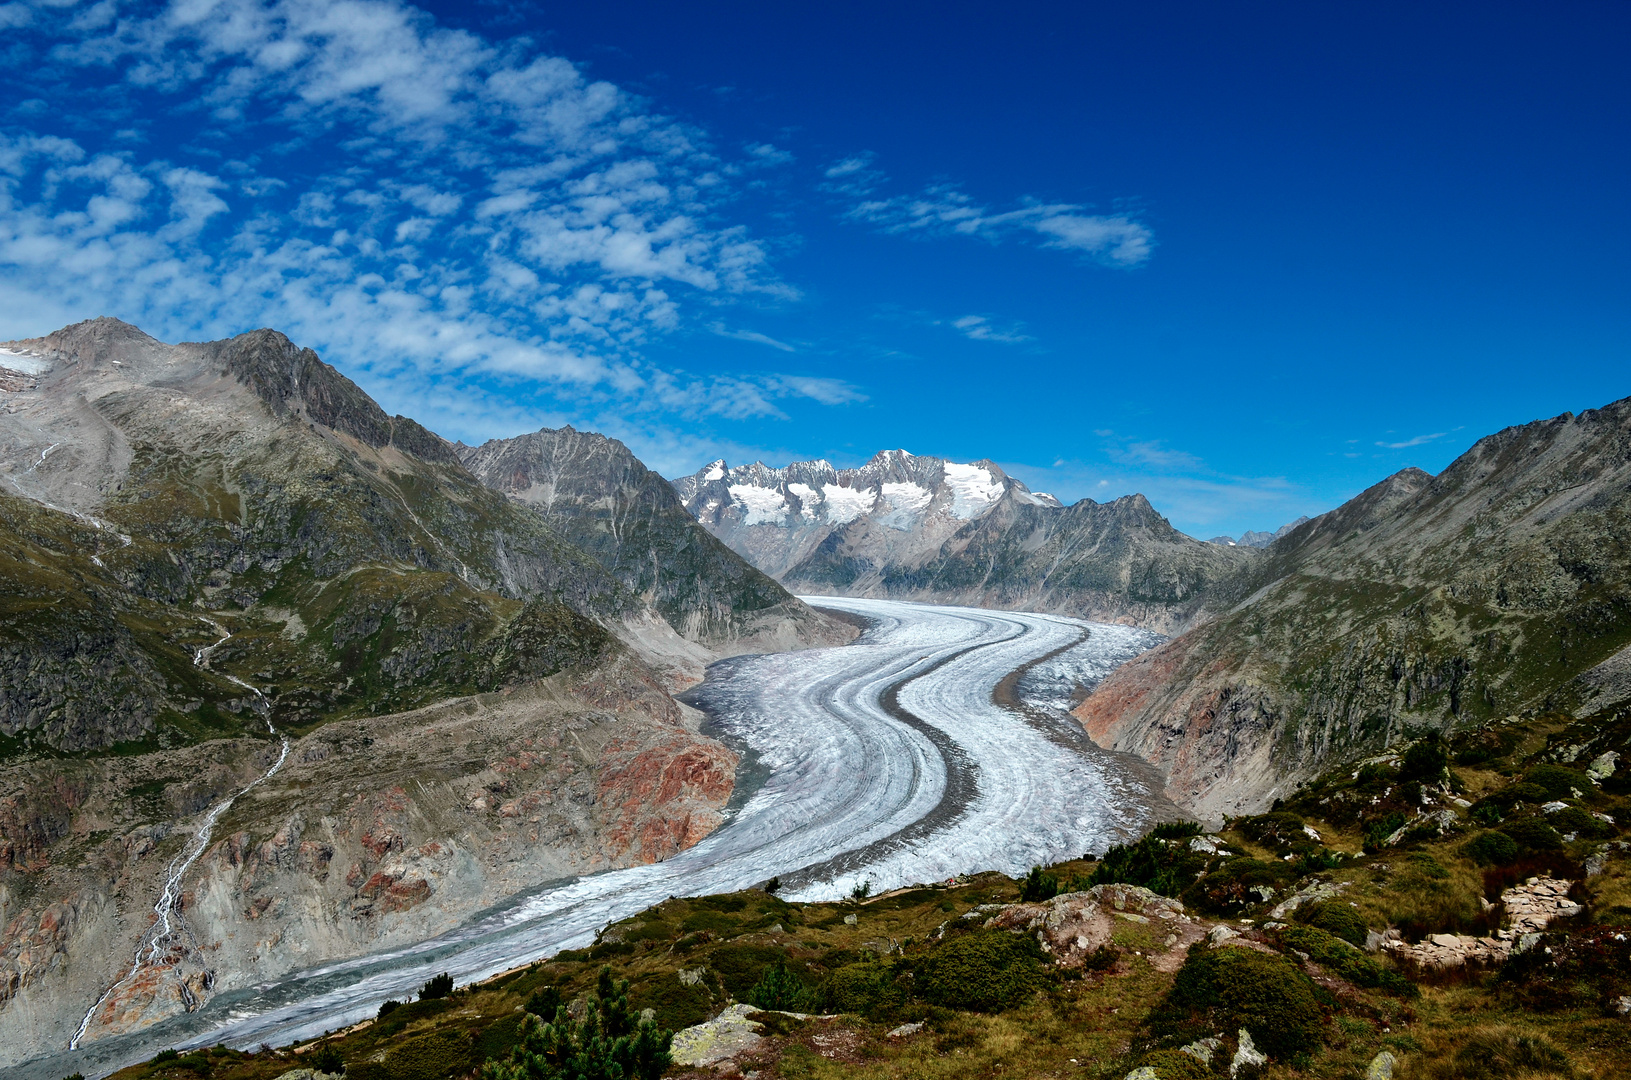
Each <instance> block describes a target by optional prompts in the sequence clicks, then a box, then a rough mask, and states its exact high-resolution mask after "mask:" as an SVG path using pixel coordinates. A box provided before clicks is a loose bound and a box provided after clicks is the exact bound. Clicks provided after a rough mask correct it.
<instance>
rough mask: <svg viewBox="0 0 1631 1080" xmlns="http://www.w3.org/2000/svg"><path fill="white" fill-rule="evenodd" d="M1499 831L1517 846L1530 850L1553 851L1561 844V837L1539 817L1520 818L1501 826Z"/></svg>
mask: <svg viewBox="0 0 1631 1080" xmlns="http://www.w3.org/2000/svg"><path fill="white" fill-rule="evenodd" d="M1501 831H1502V832H1503V833H1505V834H1506V835H1508V836H1510V837H1511V838H1512V839H1513V840H1516V841H1517V842H1518V846H1519V847H1523V848H1528V849H1529V850H1531V851H1555V850H1556V849H1558V848H1560V847H1562V846H1563V837H1562V836H1560V835H1559V834H1558V831H1557V830H1556V829H1554V828H1552V827H1551V825H1549V824H1547V823H1546V822H1545V821H1544V820H1542V819H1541V818H1536V817H1531V818H1521V819H1519V820H1517V821H1509V822H1507V823H1506V824H1504V825H1502V826H1501Z"/></svg>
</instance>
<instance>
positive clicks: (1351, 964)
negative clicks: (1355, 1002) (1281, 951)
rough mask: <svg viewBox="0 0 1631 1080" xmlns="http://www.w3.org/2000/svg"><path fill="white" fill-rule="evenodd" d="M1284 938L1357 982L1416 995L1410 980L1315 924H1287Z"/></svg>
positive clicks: (1292, 946)
mask: <svg viewBox="0 0 1631 1080" xmlns="http://www.w3.org/2000/svg"><path fill="white" fill-rule="evenodd" d="M1279 935H1280V942H1281V944H1282V945H1284V946H1285V947H1286V948H1288V949H1296V950H1297V951H1298V952H1302V953H1306V954H1307V955H1308V958H1309V959H1310V960H1312V961H1313V962H1314V963H1316V964H1319V965H1321V966H1323V967H1325V968H1328V969H1330V970H1331V971H1334V972H1336V973H1337V974H1338V975H1340V976H1342V977H1343V978H1344V979H1347V980H1348V981H1349V982H1351V983H1353V984H1354V985H1355V986H1368V987H1373V988H1381V989H1383V990H1385V991H1387V992H1388V993H1390V994H1396V995H1398V996H1400V997H1415V996H1416V994H1417V993H1418V991H1417V990H1416V986H1415V984H1414V983H1412V982H1411V981H1410V980H1408V979H1406V978H1405V977H1404V976H1402V975H1400V974H1399V973H1398V972H1396V971H1393V970H1391V969H1389V968H1385V967H1383V966H1382V965H1381V964H1378V963H1377V962H1376V961H1375V960H1373V959H1371V958H1370V957H1369V956H1366V955H1365V954H1364V953H1363V952H1361V951H1359V949H1357V948H1355V947H1354V946H1353V945H1350V944H1349V943H1348V942H1346V941H1344V940H1343V939H1341V938H1339V937H1337V936H1336V935H1335V934H1329V933H1327V932H1325V931H1324V930H1321V929H1319V928H1318V927H1315V926H1287V927H1283V928H1281V930H1280V931H1279Z"/></svg>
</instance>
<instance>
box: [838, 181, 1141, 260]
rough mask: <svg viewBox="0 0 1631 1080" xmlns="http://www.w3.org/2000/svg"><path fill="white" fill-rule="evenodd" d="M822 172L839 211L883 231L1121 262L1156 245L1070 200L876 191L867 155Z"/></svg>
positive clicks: (946, 188)
mask: <svg viewBox="0 0 1631 1080" xmlns="http://www.w3.org/2000/svg"><path fill="white" fill-rule="evenodd" d="M824 175H825V178H826V186H827V190H828V191H829V192H830V193H832V194H834V195H836V196H839V197H841V198H843V199H844V200H845V201H846V202H847V203H848V204H849V205H848V207H847V209H846V210H845V212H844V213H845V216H846V217H848V218H849V219H851V220H853V221H861V222H866V223H867V224H870V225H874V226H876V227H878V228H879V229H881V230H882V231H884V232H887V233H896V234H901V235H914V236H974V237H980V238H983V239H985V240H989V241H999V240H1005V239H1011V238H1014V237H1024V238H1027V239H1029V240H1031V241H1032V242H1033V243H1038V244H1040V245H1041V246H1043V247H1048V248H1058V249H1062V250H1067V251H1075V252H1079V253H1081V254H1084V255H1088V256H1091V257H1092V258H1094V259H1095V260H1096V261H1099V262H1102V263H1105V264H1107V265H1111V266H1123V267H1131V266H1138V265H1140V264H1142V263H1144V262H1147V261H1148V260H1149V258H1150V255H1151V254H1152V253H1153V251H1154V249H1155V234H1154V233H1153V232H1151V231H1150V228H1149V226H1147V225H1145V224H1144V223H1142V222H1140V221H1137V220H1135V219H1133V218H1132V217H1130V216H1128V215H1126V214H1096V213H1093V212H1091V209H1090V208H1088V207H1085V206H1080V205H1077V204H1075V203H1048V202H1043V201H1040V200H1035V199H1027V200H1023V201H1021V202H1020V204H1019V205H1018V206H1016V207H1014V208H1013V209H1009V210H1001V211H998V210H994V209H992V208H990V207H988V206H985V205H983V204H981V203H979V202H978V201H976V200H975V199H974V197H973V196H971V195H969V194H968V193H966V192H964V191H962V190H961V189H960V188H958V187H957V186H956V185H953V184H934V185H931V186H929V187H927V188H924V189H923V190H922V191H921V192H919V193H917V194H915V195H887V196H880V194H879V189H880V188H881V187H882V186H883V184H884V183H885V182H886V180H887V177H886V176H885V175H884V173H883V171H882V170H880V169H879V168H878V167H877V165H876V164H875V159H874V157H873V156H872V155H870V154H857V155H853V156H851V157H847V158H844V159H842V160H840V161H838V162H835V163H834V164H832V165H831V166H829V167H828V168H827V170H826V171H825V174H824Z"/></svg>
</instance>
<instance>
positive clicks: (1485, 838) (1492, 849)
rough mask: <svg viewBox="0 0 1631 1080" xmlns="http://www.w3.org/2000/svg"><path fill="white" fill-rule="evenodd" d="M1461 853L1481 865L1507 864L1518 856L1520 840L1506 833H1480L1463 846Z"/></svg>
mask: <svg viewBox="0 0 1631 1080" xmlns="http://www.w3.org/2000/svg"><path fill="white" fill-rule="evenodd" d="M1461 853H1462V854H1463V855H1465V856H1466V857H1467V858H1469V859H1471V860H1472V861H1473V862H1475V863H1477V864H1478V865H1480V866H1505V865H1506V864H1508V863H1510V862H1512V861H1513V860H1514V859H1516V858H1517V857H1518V842H1517V841H1516V840H1514V839H1512V837H1510V836H1508V835H1507V834H1506V833H1502V832H1486V833H1480V834H1478V835H1477V836H1475V837H1473V838H1472V839H1471V840H1469V841H1467V842H1466V843H1465V844H1463V845H1462V847H1461Z"/></svg>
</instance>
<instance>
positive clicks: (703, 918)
mask: <svg viewBox="0 0 1631 1080" xmlns="http://www.w3.org/2000/svg"><path fill="white" fill-rule="evenodd" d="M736 928H737V921H736V920H735V919H733V918H731V917H730V916H729V915H726V914H723V913H722V912H718V911H693V912H692V913H691V914H689V915H687V916H686V917H685V921H684V922H682V923H680V930H682V931H684V932H686V933H694V932H695V931H698V930H705V931H707V932H708V933H710V934H729V933H731V932H732V931H734V930H736Z"/></svg>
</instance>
